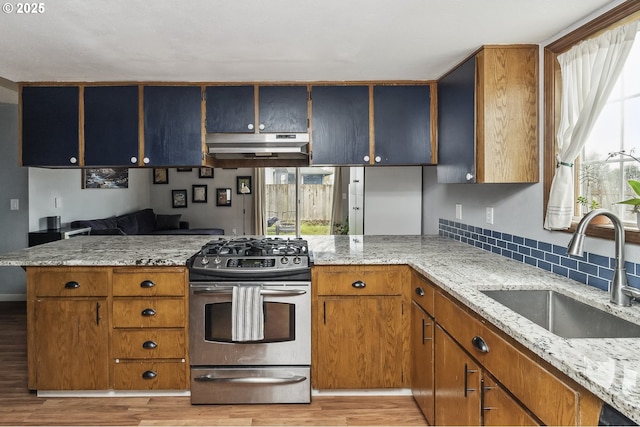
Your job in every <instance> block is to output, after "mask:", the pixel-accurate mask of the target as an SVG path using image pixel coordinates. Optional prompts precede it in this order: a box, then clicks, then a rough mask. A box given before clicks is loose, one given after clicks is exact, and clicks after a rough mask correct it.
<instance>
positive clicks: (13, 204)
mask: <svg viewBox="0 0 640 427" xmlns="http://www.w3.org/2000/svg"><path fill="white" fill-rule="evenodd" d="M11 210H12V211H17V210H20V200H19V199H11Z"/></svg>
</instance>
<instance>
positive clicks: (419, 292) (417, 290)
mask: <svg viewBox="0 0 640 427" xmlns="http://www.w3.org/2000/svg"><path fill="white" fill-rule="evenodd" d="M416 295H419V296H421V297H423V296H424V289H422V288H421V287H419V286H418V287H417V288H416Z"/></svg>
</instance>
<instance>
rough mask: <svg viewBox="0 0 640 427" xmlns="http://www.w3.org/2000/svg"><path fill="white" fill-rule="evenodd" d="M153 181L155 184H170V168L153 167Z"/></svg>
mask: <svg viewBox="0 0 640 427" xmlns="http://www.w3.org/2000/svg"><path fill="white" fill-rule="evenodd" d="M153 183H154V184H168V183H169V169H167V168H154V169H153Z"/></svg>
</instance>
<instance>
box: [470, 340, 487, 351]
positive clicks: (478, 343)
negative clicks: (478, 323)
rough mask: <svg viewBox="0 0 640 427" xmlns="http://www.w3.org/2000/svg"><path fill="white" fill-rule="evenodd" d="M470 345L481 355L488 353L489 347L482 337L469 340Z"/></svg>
mask: <svg viewBox="0 0 640 427" xmlns="http://www.w3.org/2000/svg"><path fill="white" fill-rule="evenodd" d="M471 344H473V346H474V347H475V348H477V349H478V350H480V351H481V352H483V353H489V346H488V345H487V343H486V342H485V340H484V339H482V337H479V336H475V337H473V338H471Z"/></svg>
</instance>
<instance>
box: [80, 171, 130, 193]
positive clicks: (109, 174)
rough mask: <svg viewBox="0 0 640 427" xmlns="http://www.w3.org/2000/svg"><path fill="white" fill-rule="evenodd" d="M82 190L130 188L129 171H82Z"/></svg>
mask: <svg viewBox="0 0 640 427" xmlns="http://www.w3.org/2000/svg"><path fill="white" fill-rule="evenodd" d="M82 188H129V169H127V168H115V169H114V168H102V169H82Z"/></svg>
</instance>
